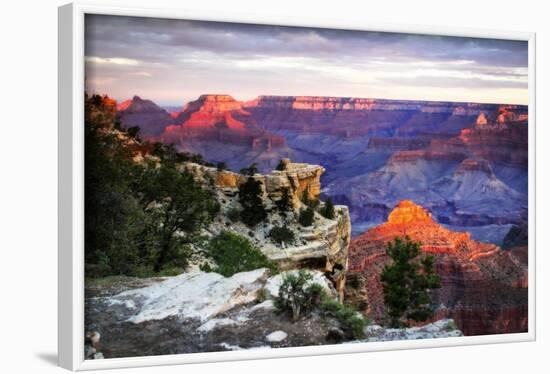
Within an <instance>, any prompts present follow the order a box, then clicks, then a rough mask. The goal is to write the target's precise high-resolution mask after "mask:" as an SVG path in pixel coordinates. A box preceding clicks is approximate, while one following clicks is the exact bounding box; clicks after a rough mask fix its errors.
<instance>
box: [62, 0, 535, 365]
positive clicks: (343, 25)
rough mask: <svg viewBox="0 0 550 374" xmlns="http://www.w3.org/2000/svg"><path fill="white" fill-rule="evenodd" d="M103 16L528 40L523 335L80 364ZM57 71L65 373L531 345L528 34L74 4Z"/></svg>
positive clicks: (531, 38)
mask: <svg viewBox="0 0 550 374" xmlns="http://www.w3.org/2000/svg"><path fill="white" fill-rule="evenodd" d="M85 14H109V15H123V16H139V17H157V18H176V19H190V20H204V21H225V22H238V23H255V24H270V25H284V26H305V27H323V28H334V29H347V30H363V31H386V32H400V33H416V34H430V35H446V36H462V37H483V38H492V39H509V40H522V41H527V42H528V54H529V55H528V58H529V61H528V74H529V75H528V79H529V81H528V88H529V107H528V111H529V163H528V172H529V197H528V200H529V201H528V208H529V218H528V219H529V221H528V223H529V224H528V227H529V243H528V261H529V274H528V275H529V280H528V281H529V290H528V294H529V312H528V318H529V322H528V332H526V333H518V334H503V335H487V336H468V337H457V338H446V339H426V340H415V341H390V342H373V343H358V344H346V345H324V346H311V347H294V348H279V349H272V350H249V351H232V352H208V353H192V354H178V355H164V356H150V357H131V358H113V359H105V360H85V359H84V350H83V346H84V344H83V342H84V101H83V93H84V16H85ZM58 17H59V18H58V27H59V31H58V38H59V39H58V45H59V51H58V57H59V63H58V69H59V70H58V74H59V108H58V111H59V135H58V136H59V137H58V139H59V154H58V157H59V160H58V168H59V180H58V182H59V192H58V193H59V207H58V209H59V210H58V211H59V225H58V227H59V232H58V235H59V249H58V266H59V277H58V295H59V299H58V300H59V301H58V310H59V311H58V314H59V316H58V318H59V321H58V326H59V333H58V334H59V335H58V336H59V338H58V352H59V365H60V366H62V367H63V368H66V369H69V370H74V371H76V370H78V371H80V370H93V369H110V368H123V367H128V368H129V367H142V366H154V365H173V364H188V363H199V362H218V361H231V360H246V359H267V358H276V357H295V356H302V355H329V354H344V353H356V352H371V351H387V350H401V349H410V348H433V347H449V346H463V345H474V344H494V343H508V342H520V341H534V340H535V337H536V327H535V326H536V316H535V287H536V284H535V263H536V259H535V252H536V243H535V209H536V206H535V201H536V191H535V133H536V118H535V105H536V98H535V33H525V32H503V31H494V30H483V29H469V28H468V29H463V28H450V27H449V28H443V27H432V26H404V25H394V24H380V23H376V22H371V21H368V20H365V21H364V22H357V21H351V22H350V21H349V20H334V19H316V18H302V17H297V18H296V17H288V16H285V17H281V16H256V15H253V14H247V13H238V12H234V13H226V12H224V13H223V14H222V13H215V12H211V11H209V12H206V11H197V10H192V9H166V8H156V7H155V4H154V2H151V7H150V8H139V9H138V8H132V7H131V6H108V5H95V4H92V3H84V2H75V3H72V4H68V5H64V6H61V7H60V8H59V10H58Z"/></svg>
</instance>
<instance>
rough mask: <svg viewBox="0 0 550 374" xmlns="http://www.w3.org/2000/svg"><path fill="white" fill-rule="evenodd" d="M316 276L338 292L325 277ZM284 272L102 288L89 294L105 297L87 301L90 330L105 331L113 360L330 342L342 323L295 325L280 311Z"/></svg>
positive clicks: (91, 350) (90, 348)
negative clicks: (277, 307) (277, 302)
mask: <svg viewBox="0 0 550 374" xmlns="http://www.w3.org/2000/svg"><path fill="white" fill-rule="evenodd" d="M311 274H312V275H313V280H312V282H314V283H319V284H321V285H322V286H323V287H324V288H325V289H326V290H327V291H328V292H329V294H332V295H333V296H335V295H336V291H335V290H334V288H333V287H332V283H331V282H330V281H329V280H328V279H327V278H325V277H324V275H323V274H322V273H320V272H316V271H311ZM283 275H284V274H279V275H277V276H274V277H269V274H268V271H267V270H266V269H258V270H254V271H250V272H245V273H237V274H235V275H233V276H232V277H229V278H224V277H222V276H221V275H219V274H215V273H204V272H196V271H193V272H190V273H184V274H181V275H179V276H175V277H168V278H151V279H149V280H148V281H147V282H144V283H145V284H148V285H147V286H145V287H142V286H140V285H139V282H136V281H135V280H133V279H128V281H127V282H126V284H125V285H124V283H125V282H123V281H122V280H118V281H117V282H116V283H115V284H114V285H113V286H110V285H105V286H103V287H98V286H97V285H96V286H95V287H93V292H88V293H87V295H92V294H96V295H101V296H91V297H87V298H86V319H85V323H86V330H87V331H93V332H94V334H97V336H99V334H101V354H102V356H104V357H105V358H113V357H131V356H145V355H160V354H176V353H192V352H212V351H224V350H239V349H258V348H262V349H266V348H272V347H291V346H306V345H320V344H327V337H328V336H329V331H331V330H333V329H338V328H339V323H338V321H336V320H334V319H330V318H323V317H321V316H319V315H316V314H312V315H310V316H308V317H305V318H302V319H301V320H300V321H298V322H296V323H293V322H291V321H290V319H289V318H288V317H287V316H286V315H284V314H283V315H280V314H278V313H276V310H275V307H274V305H273V299H272V298H273V295H276V293H277V291H278V285H279V284H280V282H281V279H282V277H283ZM136 286H137V288H132V289H127V290H126V291H123V292H119V290H120V289H121V287H122V288H124V287H136ZM98 288H102V289H101V290H99V289H98ZM284 334H286V335H284ZM94 336H96V335H94ZM85 348H86V351H87V354H88V355H89V356H90V357H91V358H93V357H94V354H95V353H97V352H99V347H98V346H97V345H96V346H94V345H93V344H92V343H91V342H89V343H88V345H87V346H86V347H85ZM96 358H100V357H99V356H98V357H96Z"/></svg>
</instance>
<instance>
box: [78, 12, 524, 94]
mask: <svg viewBox="0 0 550 374" xmlns="http://www.w3.org/2000/svg"><path fill="white" fill-rule="evenodd" d="M85 29H86V43H85V54H86V56H87V58H86V74H87V75H90V76H91V77H93V78H94V79H99V78H105V77H115V78H119V81H118V82H117V86H116V87H115V86H114V85H113V86H112V88H111V89H112V90H116V91H117V92H126V94H127V95H128V96H129V95H130V94H134V93H139V94H141V95H143V96H148V92H157V93H158V92H163V91H162V88H167V87H168V86H170V87H171V88H170V92H177V90H178V88H177V87H178V86H179V87H185V92H200V91H203V92H206V91H207V90H214V91H215V92H221V91H222V90H224V89H233V90H237V91H238V92H227V93H230V94H233V95H235V96H244V95H245V94H247V95H249V94H250V93H255V94H254V95H259V94H269V93H273V92H268V91H266V90H268V89H269V90H272V91H277V92H287V93H288V94H301V92H302V91H305V90H306V89H307V91H308V92H309V93H310V94H311V92H312V91H313V92H314V91H315V89H316V88H317V90H318V92H326V91H327V90H329V89H332V91H333V92H335V93H343V96H352V95H354V94H357V92H360V93H363V94H364V95H377V94H380V93H381V92H383V93H387V92H389V91H392V90H393V91H392V92H399V89H400V87H410V86H411V85H414V84H419V85H420V84H421V85H423V86H429V87H443V86H444V87H448V88H451V87H452V85H453V84H456V85H457V88H458V87H461V88H464V87H471V88H472V89H474V88H479V87H483V88H487V89H493V91H486V90H485V94H486V95H488V100H490V101H491V100H492V99H491V97H490V96H491V95H492V93H491V92H493V93H494V94H495V95H494V97H502V96H499V95H502V92H503V91H502V90H501V91H499V92H497V91H496V90H497V89H505V88H510V87H514V89H515V90H516V91H514V100H517V98H518V97H519V95H518V91H517V90H519V89H520V88H521V89H523V91H524V100H523V101H525V102H526V100H527V88H526V82H527V56H528V53H527V43H526V42H521V41H511V40H494V39H482V38H461V37H447V36H433V35H415V34H399V33H387V32H384V33H382V32H362V31H348V30H331V29H322V28H299V27H282V26H269V25H267V26H266V25H251V24H237V23H224V22H204V21H190V20H174V19H155V18H140V17H121V16H106V15H87V16H86V22H85ZM122 75H126V76H128V77H132V76H133V77H144V78H145V77H153V76H154V79H149V80H147V81H148V82H144V81H145V80H139V79H134V80H132V79H123V78H122ZM214 79H215V80H214ZM430 80H431V82H430ZM155 82H156V86H155ZM235 82H237V83H238V82H246V87H244V86H243V85H241V86H239V85H238V84H237V83H235ZM298 82H299V83H298ZM329 82H330V85H331V87H323V84H328V83H329ZM382 83H384V84H386V85H391V87H386V88H384V90H383V91H380V90H378V91H377V90H376V87H381V86H376V84H382ZM190 85H193V87H190ZM359 86H363V87H364V88H363V89H362V90H360V91H357V87H359ZM350 87H354V88H353V89H350ZM102 88H104V89H107V90H109V87H108V85H104V86H102ZM139 90H148V92H139ZM181 90H184V88H181ZM346 90H347V91H346ZM182 92H183V91H182ZM419 92H420V91H419ZM108 93H109V92H108ZM463 93H464V92H462V93H461V95H462V94H463ZM445 94H446V95H448V96H449V97H448V98H447V99H448V100H453V99H454V98H453V94H452V91H451V90H447V91H445ZM472 94H473V93H472ZM162 96H163V97H165V94H164V93H163V94H162ZM150 98H151V99H155V97H150ZM418 98H419V99H422V97H418ZM171 100H173V101H176V100H177V101H178V102H179V100H181V98H178V97H173V98H172V99H171ZM510 100H511V99H510Z"/></svg>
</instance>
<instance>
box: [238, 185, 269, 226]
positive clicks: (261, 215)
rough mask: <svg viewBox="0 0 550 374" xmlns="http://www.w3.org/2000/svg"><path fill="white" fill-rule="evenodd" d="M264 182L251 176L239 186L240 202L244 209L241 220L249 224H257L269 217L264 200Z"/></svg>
mask: <svg viewBox="0 0 550 374" xmlns="http://www.w3.org/2000/svg"><path fill="white" fill-rule="evenodd" d="M261 186H262V182H260V181H257V180H255V179H254V178H252V177H249V178H248V179H247V180H246V182H245V183H243V184H241V185H240V186H239V203H241V205H242V207H243V210H242V211H241V213H240V216H241V220H242V221H243V222H244V223H245V224H246V225H248V226H255V225H257V224H258V223H260V222H261V221H263V220H264V219H265V218H266V217H267V213H266V211H265V208H264V205H263V201H262V187H261Z"/></svg>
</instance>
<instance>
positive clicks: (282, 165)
mask: <svg viewBox="0 0 550 374" xmlns="http://www.w3.org/2000/svg"><path fill="white" fill-rule="evenodd" d="M275 169H276V170H279V171H284V170H286V164H285V163H284V162H283V160H279V163H278V164H277V167H276V168H275Z"/></svg>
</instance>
